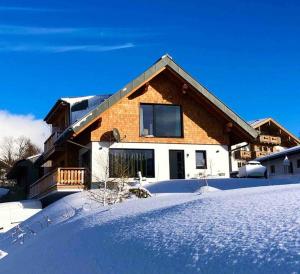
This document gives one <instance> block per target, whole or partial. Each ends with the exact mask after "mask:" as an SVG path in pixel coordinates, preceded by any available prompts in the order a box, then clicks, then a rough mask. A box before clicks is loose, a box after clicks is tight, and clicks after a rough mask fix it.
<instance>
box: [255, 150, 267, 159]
mask: <svg viewBox="0 0 300 274" xmlns="http://www.w3.org/2000/svg"><path fill="white" fill-rule="evenodd" d="M252 153H253V158H259V157H263V156H267V155H269V154H270V152H267V151H253V152H252Z"/></svg>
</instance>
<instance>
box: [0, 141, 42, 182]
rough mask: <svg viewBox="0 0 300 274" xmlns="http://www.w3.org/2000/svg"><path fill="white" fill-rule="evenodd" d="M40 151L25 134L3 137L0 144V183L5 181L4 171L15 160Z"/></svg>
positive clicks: (7, 169) (6, 170)
mask: <svg viewBox="0 0 300 274" xmlns="http://www.w3.org/2000/svg"><path fill="white" fill-rule="evenodd" d="M40 152H41V150H40V148H39V147H38V146H36V145H35V144H33V143H32V141H31V140H30V139H29V138H27V137H25V136H21V137H18V138H13V137H5V138H4V139H3V140H2V142H1V146H0V184H4V183H5V182H6V173H7V172H8V171H9V169H10V168H11V167H12V166H13V165H14V164H15V163H16V162H17V161H19V160H22V159H26V158H28V157H30V156H33V155H36V154H38V153H40Z"/></svg>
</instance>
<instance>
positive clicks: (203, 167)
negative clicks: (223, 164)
mask: <svg viewBox="0 0 300 274" xmlns="http://www.w3.org/2000/svg"><path fill="white" fill-rule="evenodd" d="M199 152H201V153H203V155H204V160H205V165H204V166H202V167H199V166H197V153H199ZM195 165H196V169H207V151H206V150H199V149H198V150H195Z"/></svg>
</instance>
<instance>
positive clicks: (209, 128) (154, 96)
mask: <svg viewBox="0 0 300 274" xmlns="http://www.w3.org/2000/svg"><path fill="white" fill-rule="evenodd" d="M182 86H183V83H182V81H180V80H179V79H178V78H176V77H175V76H173V75H172V73H170V72H168V71H164V72H162V73H161V74H159V75H158V76H156V77H155V78H154V79H153V80H151V81H150V82H149V83H148V85H147V86H146V89H147V90H145V86H144V87H142V88H141V89H140V90H138V91H136V92H135V93H134V94H132V95H131V96H129V97H125V98H123V99H122V100H121V101H119V102H118V103H117V104H115V105H113V106H112V107H111V108H109V109H108V110H107V111H106V112H105V113H103V115H101V116H100V117H99V123H98V125H97V126H96V128H95V129H93V130H92V132H91V140H92V141H99V140H101V141H105V140H107V136H109V134H108V133H109V132H111V130H112V129H113V128H117V129H118V130H119V131H120V134H121V137H122V141H123V142H142V143H174V144H180V143H181V144H223V145H229V133H228V132H226V130H225V128H226V123H227V122H228V121H226V120H225V119H224V118H222V117H220V116H219V115H218V114H217V113H215V112H214V110H213V109H209V108H208V107H207V105H206V102H204V101H203V99H201V98H200V97H198V96H196V94H195V92H194V91H193V90H188V91H187V92H186V93H185V94H183V93H182ZM141 103H151V104H172V105H180V106H181V107H182V115H183V138H157V137H150V138H149V137H143V136H141V134H140V128H139V127H140V123H139V119H140V117H139V115H140V104H141Z"/></svg>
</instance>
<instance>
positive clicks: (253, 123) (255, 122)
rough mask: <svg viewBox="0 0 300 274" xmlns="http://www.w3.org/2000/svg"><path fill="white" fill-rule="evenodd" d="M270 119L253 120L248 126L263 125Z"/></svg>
mask: <svg viewBox="0 0 300 274" xmlns="http://www.w3.org/2000/svg"><path fill="white" fill-rule="evenodd" d="M268 119H269V118H261V119H256V120H251V121H248V124H249V125H251V126H252V127H254V126H256V125H258V124H260V123H262V122H263V121H265V120H268Z"/></svg>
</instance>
